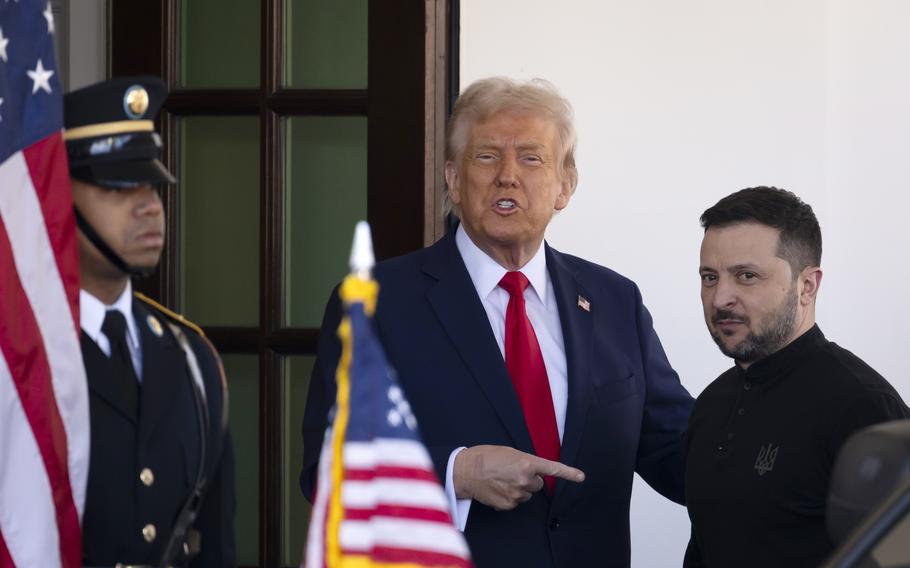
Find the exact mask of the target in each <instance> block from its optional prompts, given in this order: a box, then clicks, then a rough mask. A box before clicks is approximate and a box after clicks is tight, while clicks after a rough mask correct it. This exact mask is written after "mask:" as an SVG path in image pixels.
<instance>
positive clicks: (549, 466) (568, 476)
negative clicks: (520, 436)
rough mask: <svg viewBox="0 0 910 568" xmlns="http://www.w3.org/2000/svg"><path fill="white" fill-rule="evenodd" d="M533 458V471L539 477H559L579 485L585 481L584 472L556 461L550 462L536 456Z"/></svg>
mask: <svg viewBox="0 0 910 568" xmlns="http://www.w3.org/2000/svg"><path fill="white" fill-rule="evenodd" d="M533 457H534V460H535V461H534V469H535V470H536V471H537V473H538V474H539V475H549V476H552V477H559V478H561V479H565V480H567V481H574V482H576V483H580V482H582V481H584V480H585V472H583V471H581V470H580V469H577V468H574V467H572V466H570V465H566V464H564V463H560V462H557V461H551V460H548V459H544V458H541V457H537V456H533Z"/></svg>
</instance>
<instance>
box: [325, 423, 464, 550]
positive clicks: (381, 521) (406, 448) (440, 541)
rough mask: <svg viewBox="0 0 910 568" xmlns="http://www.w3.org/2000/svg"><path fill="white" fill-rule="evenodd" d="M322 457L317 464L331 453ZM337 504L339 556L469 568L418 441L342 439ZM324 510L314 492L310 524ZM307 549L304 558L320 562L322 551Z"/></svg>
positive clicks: (445, 501)
mask: <svg viewBox="0 0 910 568" xmlns="http://www.w3.org/2000/svg"><path fill="white" fill-rule="evenodd" d="M323 458H327V459H326V460H325V461H323V462H320V467H322V465H323V464H324V463H325V462H326V461H330V456H326V455H325V454H324V455H323ZM325 481H329V480H325ZM322 484H323V480H320V486H323V485H322ZM341 504H342V507H343V509H344V519H343V520H342V522H341V527H340V529H339V535H338V539H339V544H340V548H341V552H342V554H343V555H358V556H367V557H369V558H370V560H371V561H373V562H374V563H376V564H377V565H384V564H394V563H399V562H400V563H409V564H410V565H420V566H451V567H462V566H465V567H466V566H471V563H470V561H469V560H468V559H469V557H470V554H469V552H468V547H467V545H466V544H465V542H464V538H463V537H462V535H461V533H460V532H458V530H457V529H456V528H455V527H454V525H453V524H452V520H451V517H450V515H449V510H448V501H447V499H446V497H445V493H444V492H443V490H442V487H441V486H440V485H439V481H438V480H437V478H436V474H435V472H434V471H433V465H432V462H431V461H430V456H429V455H428V454H427V452H426V449H424V447H423V446H422V445H421V444H420V443H419V442H417V441H414V440H402V439H385V438H378V439H376V440H373V441H372V442H345V444H344V481H343V482H342V487H341ZM325 511H326V502H325V501H324V500H321V499H320V498H319V496H318V495H317V499H316V503H315V508H314V511H313V519H314V521H313V522H316V521H315V520H316V519H320V518H324V516H323V515H324V514H325ZM312 542H314V541H312V540H311V543H312ZM311 548H321V547H318V546H313V547H311ZM309 553H312V558H310V557H308V559H307V560H308V561H311V560H312V561H319V560H322V559H321V556H322V551H318V550H314V551H310V550H308V556H309ZM321 565H322V564H308V566H321Z"/></svg>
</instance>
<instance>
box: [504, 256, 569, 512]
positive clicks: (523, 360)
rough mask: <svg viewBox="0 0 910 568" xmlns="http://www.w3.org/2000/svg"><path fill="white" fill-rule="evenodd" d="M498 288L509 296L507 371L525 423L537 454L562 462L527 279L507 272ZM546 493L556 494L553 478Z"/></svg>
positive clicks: (550, 479)
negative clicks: (528, 305)
mask: <svg viewBox="0 0 910 568" xmlns="http://www.w3.org/2000/svg"><path fill="white" fill-rule="evenodd" d="M499 286H500V287H501V288H503V289H504V290H505V291H506V292H508V293H509V307H508V308H506V368H507V369H508V370H509V376H510V377H512V384H513V385H514V386H515V392H516V393H517V394H518V401H519V402H520V403H521V409H522V411H524V415H525V424H527V426H528V432H529V433H530V434H531V442H533V443H534V451H535V452H537V455H538V456H540V457H542V458H546V459H548V460H553V461H558V460H559V431H558V430H557V429H556V412H555V411H554V410H553V397H552V396H551V395H550V380H549V379H548V378H547V369H546V367H545V366H544V364H543V354H542V353H541V352H540V344H539V343H537V335H536V334H535V333H534V328H533V327H531V321H530V320H529V319H528V314H527V312H526V311H525V296H524V291H525V288H527V287H528V279H527V277H526V276H525V275H524V274H522V273H521V272H506V275H505V276H503V277H502V280H500V281H499ZM544 482H546V485H547V491H549V492H550V493H551V494H552V493H553V484H554V483H555V482H556V480H555V479H554V478H553V477H550V476H547V477H544Z"/></svg>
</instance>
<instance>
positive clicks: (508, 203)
mask: <svg viewBox="0 0 910 568" xmlns="http://www.w3.org/2000/svg"><path fill="white" fill-rule="evenodd" d="M517 207H518V204H517V203H515V200H514V199H500V200H498V201H496V209H499V210H502V211H511V210H513V209H515V208H517Z"/></svg>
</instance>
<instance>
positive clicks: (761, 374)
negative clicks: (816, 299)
mask: <svg viewBox="0 0 910 568" xmlns="http://www.w3.org/2000/svg"><path fill="white" fill-rule="evenodd" d="M825 341H827V340H826V339H825V334H823V333H822V330H821V329H820V328H819V327H818V324H815V325H813V326H812V327H811V328H810V329H809V330H808V331H807V332H806V333H804V334H802V335H800V336H799V337H797V338H796V339H794V340H793V341H792V342H791V343H790V344H789V345H787V346H785V347H784V348H783V349H780V350H778V351H775V352H774V353H772V354H770V355H768V356H767V357H765V358H763V359H759V360H758V361H756V362H755V363H752V364H751V365H749V368H748V369H746V370H743V369H742V367H740V366H739V365H737V366H736V368H737V369H738V370H739V372H740V374H741V375H742V376H743V377H744V378H746V379H749V380H761V379H769V378H774V377H777V376H780V375H782V374H783V373H784V372H786V371H787V370H789V369H791V368H792V367H794V366H796V365H797V364H799V362H800V361H802V360H803V356H804V354H805V353H807V352H808V351H810V350H811V349H813V348H814V347H815V346H817V345H821V344H822V343H823V342H825Z"/></svg>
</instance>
